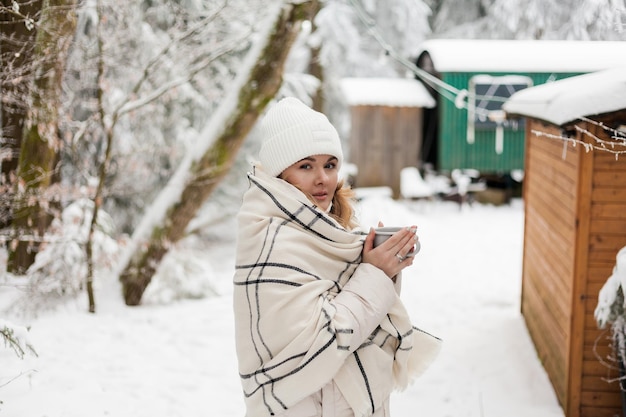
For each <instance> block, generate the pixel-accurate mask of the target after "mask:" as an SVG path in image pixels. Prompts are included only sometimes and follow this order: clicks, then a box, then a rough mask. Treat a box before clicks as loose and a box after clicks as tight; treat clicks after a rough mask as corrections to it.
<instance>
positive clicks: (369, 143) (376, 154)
mask: <svg viewBox="0 0 626 417" xmlns="http://www.w3.org/2000/svg"><path fill="white" fill-rule="evenodd" d="M351 123H352V126H351V129H350V162H352V163H353V164H355V165H356V166H357V167H358V169H359V172H358V174H357V177H356V184H355V186H356V187H378V186H388V187H391V189H392V190H393V194H394V197H396V198H397V197H398V196H399V194H400V170H401V169H402V168H404V167H407V166H416V167H419V164H420V159H421V157H420V152H421V147H422V123H423V113H422V108H421V107H388V106H353V107H352V109H351Z"/></svg>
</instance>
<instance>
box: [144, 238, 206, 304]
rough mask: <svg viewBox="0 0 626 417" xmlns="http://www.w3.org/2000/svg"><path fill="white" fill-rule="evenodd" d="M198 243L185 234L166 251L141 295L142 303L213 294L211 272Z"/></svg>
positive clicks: (171, 300)
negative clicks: (180, 240) (185, 236)
mask: <svg viewBox="0 0 626 417" xmlns="http://www.w3.org/2000/svg"><path fill="white" fill-rule="evenodd" d="M204 246H206V245H203V244H202V242H200V241H198V239H197V238H196V237H195V236H189V237H187V238H186V239H185V240H184V241H182V242H179V244H178V245H177V246H176V247H175V248H173V249H172V250H170V251H169V252H168V254H167V255H166V256H165V258H163V261H162V262H161V264H160V265H159V269H158V271H157V272H156V274H155V275H154V277H152V281H151V282H150V285H149V286H148V288H147V289H146V292H145V293H144V295H143V303H144V304H168V303H171V302H173V301H177V300H182V299H195V298H198V299H199V298H205V297H210V296H215V295H217V291H216V290H215V286H214V284H213V281H214V278H215V275H216V274H214V273H213V268H212V266H211V262H210V261H209V259H208V258H207V257H206V252H205V251H204V250H203V247H204Z"/></svg>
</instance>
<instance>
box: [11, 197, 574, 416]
mask: <svg viewBox="0 0 626 417" xmlns="http://www.w3.org/2000/svg"><path fill="white" fill-rule="evenodd" d="M359 214H360V217H361V220H362V223H363V224H364V225H366V226H370V225H375V224H376V223H377V221H378V220H382V221H383V223H385V225H388V226H392V225H409V224H417V225H418V226H419V229H418V233H419V235H420V241H421V244H422V249H421V252H420V253H419V254H418V255H417V256H418V258H417V259H416V262H415V263H414V265H413V266H412V267H411V268H410V269H409V270H407V272H406V273H405V275H404V281H403V295H402V297H403V299H404V300H405V303H406V305H407V308H408V310H409V312H410V313H411V315H412V318H413V321H414V323H415V324H416V325H418V326H419V327H421V328H423V329H424V330H427V331H430V332H432V333H434V334H436V335H438V336H440V337H441V338H443V340H444V345H443V350H442V353H441V355H440V356H439V358H438V359H437V361H436V362H435V363H434V364H433V366H432V367H431V368H430V369H429V370H428V371H427V372H426V374H424V375H423V376H422V377H421V378H420V379H418V380H417V381H416V382H415V383H414V384H413V385H412V386H411V387H410V388H408V389H407V390H406V391H404V392H402V393H394V395H393V397H392V412H393V415H394V417H415V416H428V417H502V416H507V417H528V416H532V417H563V416H564V414H563V411H562V410H561V408H560V406H559V405H558V402H557V400H556V397H555V394H554V391H553V389H552V387H551V385H550V383H549V381H548V378H547V375H546V373H545V371H544V370H543V368H542V367H541V364H540V363H539V361H538V359H537V356H536V353H535V350H534V347H533V345H532V343H531V340H530V338H529V335H528V332H527V331H526V327H525V325H524V320H523V317H522V316H521V314H520V288H521V261H522V244H523V221H524V219H523V216H524V213H523V202H522V201H521V200H513V201H512V203H511V205H504V206H498V207H496V206H490V205H480V204H474V205H472V206H463V207H459V205H458V204H456V203H452V202H441V201H436V202H412V203H403V202H398V201H393V200H391V199H387V198H379V197H371V198H367V199H365V200H364V201H363V202H362V203H361V204H360V206H359ZM223 226H224V227H223V228H222V229H224V230H228V227H230V226H232V225H223ZM206 256H207V257H209V258H210V259H211V260H212V263H211V267H212V268H211V269H212V271H211V272H210V273H212V274H214V276H215V277H217V281H216V282H217V289H218V291H219V293H220V296H218V297H215V298H210V299H201V300H187V301H182V302H176V303H174V304H170V305H143V306H140V307H132V308H131V307H126V306H124V304H123V302H122V299H121V296H120V295H119V293H118V291H119V288H117V283H116V282H114V281H113V280H112V281H111V282H109V283H105V284H104V285H102V283H101V286H100V288H99V290H98V293H97V295H96V297H97V299H96V302H97V313H96V314H89V313H87V308H86V296H85V299H79V300H76V301H75V302H73V303H70V304H68V305H65V306H64V307H63V308H60V309H58V310H56V311H54V312H52V313H51V312H47V313H45V314H41V315H40V317H39V318H31V319H26V318H24V317H20V316H17V315H15V314H12V313H11V314H8V313H6V312H2V311H0V319H2V318H4V319H6V320H9V321H12V322H14V323H15V324H19V325H24V326H30V340H31V341H32V343H33V344H34V347H35V348H36V350H37V352H38V354H39V356H38V357H35V356H32V355H27V356H26V357H25V358H24V359H23V360H20V359H18V358H17V357H16V355H15V354H14V353H13V352H12V351H11V350H9V349H7V348H4V347H0V416H7V417H109V416H113V417H126V416H129V417H130V416H132V417H144V416H145V417H178V416H180V417H196V416H197V417H200V416H202V417H206V416H220V417H242V416H243V415H244V413H245V410H244V405H243V400H242V396H241V391H240V387H239V381H238V378H237V367H236V360H235V348H234V340H233V315H232V308H231V297H230V295H231V287H230V282H231V277H232V268H233V263H234V242H233V241H232V239H226V240H224V241H221V242H213V243H212V244H211V248H210V250H208V251H207V253H206ZM207 273H208V272H207ZM1 284H2V283H1V282H0V302H1V301H3V300H4V301H6V300H7V299H8V298H10V297H13V296H14V295H15V292H16V289H15V288H13V287H7V286H3V285H1Z"/></svg>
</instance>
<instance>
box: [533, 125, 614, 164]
mask: <svg viewBox="0 0 626 417" xmlns="http://www.w3.org/2000/svg"><path fill="white" fill-rule="evenodd" d="M582 120H584V121H585V122H588V123H591V124H593V125H596V126H598V127H600V128H601V129H603V130H605V131H607V132H609V138H610V139H608V140H607V139H602V138H600V137H598V136H597V135H596V134H594V133H593V132H590V131H589V130H587V129H585V128H583V127H580V126H578V125H575V126H574V128H575V129H576V131H577V132H579V133H580V134H581V138H580V139H579V138H576V137H569V136H565V135H554V134H551V133H546V132H543V131H540V130H535V129H533V130H531V132H532V134H533V135H535V136H540V137H545V138H548V139H556V140H562V141H565V142H569V143H571V144H572V145H573V146H576V145H582V146H584V148H585V151H586V152H591V151H593V150H596V151H605V152H610V153H612V154H615V159H618V158H619V155H622V154H626V132H624V131H622V130H618V129H614V128H612V127H609V126H606V125H605V124H604V123H601V122H598V121H595V120H591V119H588V118H582Z"/></svg>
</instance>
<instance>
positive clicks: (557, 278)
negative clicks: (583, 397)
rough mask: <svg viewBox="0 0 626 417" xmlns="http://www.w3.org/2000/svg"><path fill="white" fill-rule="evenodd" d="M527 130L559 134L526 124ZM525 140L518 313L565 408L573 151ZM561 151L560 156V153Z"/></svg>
mask: <svg viewBox="0 0 626 417" xmlns="http://www.w3.org/2000/svg"><path fill="white" fill-rule="evenodd" d="M527 129H528V131H532V130H541V131H544V132H546V133H550V134H554V135H559V134H560V131H559V129H557V128H556V127H552V126H545V125H542V124H540V123H539V122H537V121H534V120H529V123H528V126H527ZM563 145H564V142H562V141H560V140H553V139H548V138H545V137H538V136H535V135H532V134H529V135H528V136H527V142H526V160H525V164H526V168H525V173H526V175H525V178H524V204H525V225H524V258H523V274H522V314H523V315H524V318H525V321H526V326H527V328H528V331H529V333H530V335H531V337H532V339H533V342H534V344H535V347H536V349H537V354H538V355H539V358H540V360H541V362H542V364H543V366H544V368H545V369H546V372H547V374H548V376H549V378H550V381H551V382H552V385H553V387H554V389H555V392H556V395H557V397H558V399H559V402H560V403H561V405H562V406H563V408H564V409H565V408H566V405H567V401H568V395H567V393H568V389H569V384H568V381H569V378H570V375H569V367H568V363H569V348H568V346H569V343H570V339H571V332H570V323H571V319H572V312H571V299H572V295H573V282H572V277H573V274H574V262H575V242H576V201H577V197H578V168H579V158H578V149H571V150H570V149H568V148H564V146H563ZM564 150H565V152H564Z"/></svg>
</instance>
